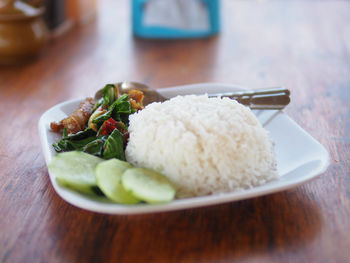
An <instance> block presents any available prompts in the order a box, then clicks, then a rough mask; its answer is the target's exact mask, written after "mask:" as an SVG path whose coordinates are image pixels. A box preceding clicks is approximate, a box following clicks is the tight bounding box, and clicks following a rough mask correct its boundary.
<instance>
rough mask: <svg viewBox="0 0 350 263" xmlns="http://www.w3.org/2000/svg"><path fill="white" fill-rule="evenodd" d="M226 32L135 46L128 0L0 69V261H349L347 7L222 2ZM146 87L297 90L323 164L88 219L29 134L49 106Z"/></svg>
mask: <svg viewBox="0 0 350 263" xmlns="http://www.w3.org/2000/svg"><path fill="white" fill-rule="evenodd" d="M221 3H222V6H221V7H222V31H221V33H220V34H219V35H218V36H217V37H213V38H210V39H200V40H186V41H184V40H177V41H165V40H163V41H160V40H142V39H137V38H134V37H133V36H132V33H131V24H130V7H129V1H127V0H120V1H114V0H103V1H101V5H100V9H99V16H98V19H96V21H92V22H90V23H89V24H87V25H84V26H81V27H78V28H75V29H73V30H72V31H71V32H69V33H68V34H66V35H65V36H63V37H62V38H59V39H57V40H55V41H52V42H51V43H50V44H49V46H48V47H47V48H46V49H45V50H44V52H43V54H41V56H40V57H38V58H37V59H36V60H35V61H33V62H32V63H30V64H26V65H21V66H11V67H4V66H2V67H0V118H1V127H0V262H4V263H5V262H6V263H11V262H349V260H350V168H349V159H350V158H349V156H350V137H349V134H350V124H349V119H350V106H349V103H350V16H349V10H350V2H349V1H243V0H241V1H232V0H223V1H222V2H221ZM121 80H134V81H139V82H144V83H146V84H149V85H150V86H152V87H154V88H162V87H166V86H173V85H180V84H189V83H197V82H224V83H234V84H240V85H243V86H246V87H249V88H263V87H269V86H276V85H282V86H284V87H286V88H288V89H290V90H291V93H292V103H291V104H290V105H289V106H288V108H287V109H286V113H287V114H288V115H290V116H291V118H293V119H294V120H295V121H296V122H297V123H298V124H299V125H301V126H302V127H303V128H304V129H305V130H306V131H307V132H309V133H310V134H311V135H312V136H314V137H315V139H317V140H318V141H320V142H321V143H322V144H323V145H324V146H325V147H326V148H327V150H328V151H329V153H330V156H331V165H330V166H329V169H328V170H327V171H326V172H325V173H324V174H322V175H321V176H319V177H318V178H317V179H315V180H313V181H311V182H308V183H306V184H304V185H302V186H298V187H296V188H294V189H292V190H288V191H284V192H281V193H276V194H271V195H267V196H264V197H260V198H254V199H250V200H246V201H240V202H233V203H228V204H224V205H216V206H211V207H204V208H197V209H189V210H183V211H176V212H168V213H159V214H147V215H132V216H113V215H103V214H97V213H93V212H87V211H84V210H81V209H78V208H75V207H73V206H71V205H69V204H68V203H66V202H65V201H63V200H62V199H61V198H60V197H59V196H58V195H57V194H56V193H55V191H54V190H53V188H52V186H51V184H50V181H49V177H48V172H47V168H46V165H45V162H44V158H43V154H42V153H41V146H40V142H39V136H38V129H37V124H38V120H39V117H40V116H41V114H42V113H43V112H44V111H45V110H47V109H48V108H50V107H52V106H53V105H55V104H57V103H59V102H62V101H65V100H68V99H74V98H84V97H86V96H89V95H91V94H94V92H95V91H96V90H97V89H99V88H101V87H102V86H103V85H104V84H105V83H107V82H114V81H121Z"/></svg>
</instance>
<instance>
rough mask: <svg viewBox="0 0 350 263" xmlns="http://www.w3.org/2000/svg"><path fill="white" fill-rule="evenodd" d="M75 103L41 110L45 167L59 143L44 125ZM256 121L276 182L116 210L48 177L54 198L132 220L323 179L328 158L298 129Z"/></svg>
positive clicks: (273, 120)
mask: <svg viewBox="0 0 350 263" xmlns="http://www.w3.org/2000/svg"><path fill="white" fill-rule="evenodd" d="M235 90H242V88H239V87H237V86H233V85H225V84H217V83H203V84H194V85H186V86H178V87H172V88H165V89H160V90H158V91H159V93H161V94H162V95H164V96H165V97H168V98H170V97H174V96H176V95H186V94H203V93H215V92H229V91H235ZM80 101H81V100H71V101H67V102H63V103H61V104H58V105H56V106H54V107H52V108H51V109H49V110H47V111H46V112H45V113H44V114H43V115H42V116H41V118H40V121H39V134H40V139H41V143H42V148H43V153H44V156H45V160H46V164H48V163H49V162H50V161H51V159H52V157H53V156H54V155H55V154H56V152H55V150H54V149H53V147H52V143H54V142H57V141H59V140H60V138H61V136H60V135H59V134H57V133H54V132H51V131H50V122H52V121H59V120H61V119H63V118H65V117H67V116H68V115H70V114H71V113H72V112H73V111H74V110H75V109H76V108H77V107H78V104H79V103H80ZM254 113H255V114H256V116H257V117H258V119H259V121H260V122H261V123H262V124H263V126H264V127H265V128H266V129H267V130H268V131H269V132H270V136H271V138H272V140H273V141H274V142H275V154H276V159H277V170H278V174H279V176H280V177H279V179H277V180H275V181H271V182H269V183H267V184H264V185H262V186H258V187H255V188H252V189H249V190H244V191H239V192H230V193H225V194H220V195H210V196H203V197H195V198H187V199H179V200H174V201H172V202H171V203H168V204H161V205H150V204H137V205H121V204H116V203H112V202H110V201H108V200H106V199H105V198H91V197H89V196H85V195H82V194H79V193H76V192H73V191H71V190H69V189H66V188H63V187H61V186H59V185H58V184H57V182H56V179H55V178H54V176H53V175H51V174H50V180H51V183H52V185H53V187H54V189H55V191H56V192H57V193H58V195H59V196H61V197H62V198H63V199H64V200H66V201H67V202H68V203H70V204H72V205H74V206H77V207H80V208H83V209H86V210H90V211H94V212H100V213H108V214H137V213H150V212H161V211H170V210H178V209H185V208H193V207H200V206H207V205H214V204H221V203H226V202H232V201H236V200H243V199H248V198H252V197H256V196H262V195H266V194H269V193H274V192H278V191H282V190H285V189H288V188H291V187H295V186H296V185H299V184H302V183H305V182H307V181H309V180H311V179H313V178H315V177H316V176H317V175H319V174H321V173H323V172H324V171H325V170H326V168H327V167H328V165H329V155H328V152H327V151H326V149H325V148H324V147H323V146H322V145H321V144H320V143H319V142H317V141H316V140H315V139H314V138H312V137H311V135H309V134H308V133H307V132H306V131H304V130H303V129H302V128H301V127H300V126H298V125H297V124H296V123H295V122H294V121H293V120H291V119H290V118H289V117H288V116H287V115H286V114H284V113H283V112H282V111H275V110H259V111H254Z"/></svg>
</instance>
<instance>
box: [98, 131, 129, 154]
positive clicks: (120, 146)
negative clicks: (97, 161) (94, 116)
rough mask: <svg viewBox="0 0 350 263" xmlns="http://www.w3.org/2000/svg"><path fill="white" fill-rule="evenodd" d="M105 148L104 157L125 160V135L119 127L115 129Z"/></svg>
mask: <svg viewBox="0 0 350 263" xmlns="http://www.w3.org/2000/svg"><path fill="white" fill-rule="evenodd" d="M103 149H104V151H103V156H102V157H103V159H111V158H117V159H119V160H122V161H125V154H124V143H123V135H122V134H121V132H120V131H118V129H114V131H113V132H112V133H111V135H109V137H108V138H107V140H106V142H105V144H104V146H103Z"/></svg>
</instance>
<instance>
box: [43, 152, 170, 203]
mask: <svg viewBox="0 0 350 263" xmlns="http://www.w3.org/2000/svg"><path fill="white" fill-rule="evenodd" d="M48 168H49V172H50V173H51V174H53V175H54V176H55V177H56V180H57V183H58V184H59V185H61V186H63V187H66V188H69V189H72V190H74V191H77V192H80V193H84V194H89V195H101V194H103V195H105V196H106V197H107V198H109V199H110V200H112V201H114V202H117V203H121V204H127V205H130V204H136V203H139V202H141V201H144V202H147V203H150V204H159V203H166V202H170V201H171V200H173V199H174V196H175V190H174V188H173V187H172V186H171V183H170V182H169V180H168V179H167V178H166V177H165V176H164V175H162V174H160V173H157V172H155V171H152V170H150V169H142V168H134V167H133V166H132V165H131V164H129V163H127V162H123V161H120V160H117V159H115V158H113V159H110V160H107V161H106V160H104V159H101V158H99V157H96V156H93V155H90V154H87V153H84V152H81V151H71V152H65V153H59V154H57V155H56V156H54V158H53V159H52V161H51V163H50V164H49V166H48Z"/></svg>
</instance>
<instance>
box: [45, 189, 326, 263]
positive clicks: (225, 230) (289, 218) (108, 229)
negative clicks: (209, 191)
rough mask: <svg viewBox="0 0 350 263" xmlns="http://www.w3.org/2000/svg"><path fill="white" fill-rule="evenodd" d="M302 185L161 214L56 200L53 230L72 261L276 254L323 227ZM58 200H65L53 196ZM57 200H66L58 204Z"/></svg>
mask: <svg viewBox="0 0 350 263" xmlns="http://www.w3.org/2000/svg"><path fill="white" fill-rule="evenodd" d="M301 195H303V193H302V191H286V192H282V193H278V194H273V195H269V196H265V197H260V198H254V199H250V200H246V201H240V202H234V203H230V204H224V205H217V206H212V207H207V208H197V209H192V210H184V211H175V212H168V213H159V214H146V215H133V216H112V215H101V214H96V213H91V212H86V211H83V210H81V209H77V208H75V207H72V206H70V205H68V204H67V205H65V204H64V205H62V203H60V204H58V205H57V204H52V205H51V206H50V207H51V208H52V211H51V212H52V213H50V214H51V217H52V219H51V220H52V221H51V223H50V224H49V231H50V232H51V234H52V236H53V238H54V239H55V240H56V241H57V242H59V243H58V244H56V245H55V247H56V249H58V251H56V252H57V253H58V254H59V257H64V260H66V261H67V262H75V261H77V260H79V261H80V262H86V261H88V262H90V261H91V262H93V261H94V260H96V259H99V261H101V262H105V261H108V262H139V261H140V260H141V261H142V262H180V261H181V262H183V261H187V260H188V261H196V262H216V261H219V260H230V261H233V260H238V259H244V258H248V257H255V256H260V257H272V256H273V254H274V253H281V252H282V253H283V252H287V251H289V252H290V251H294V250H295V249H298V248H300V247H302V246H305V245H306V244H308V243H310V242H311V241H312V240H313V239H314V237H315V236H316V235H317V233H318V232H319V231H320V229H321V226H322V220H321V216H320V212H319V209H318V207H317V204H316V203H315V202H314V201H313V200H311V199H308V196H307V197H305V196H304V195H303V196H301ZM53 200H54V201H53V202H54V203H55V202H63V201H62V200H61V199H60V198H58V197H57V198H53ZM54 207H61V210H60V211H54V210H55V209H54Z"/></svg>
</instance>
